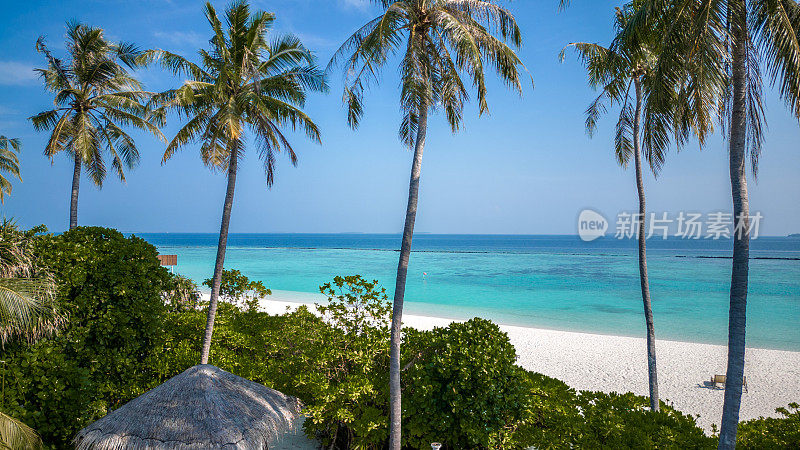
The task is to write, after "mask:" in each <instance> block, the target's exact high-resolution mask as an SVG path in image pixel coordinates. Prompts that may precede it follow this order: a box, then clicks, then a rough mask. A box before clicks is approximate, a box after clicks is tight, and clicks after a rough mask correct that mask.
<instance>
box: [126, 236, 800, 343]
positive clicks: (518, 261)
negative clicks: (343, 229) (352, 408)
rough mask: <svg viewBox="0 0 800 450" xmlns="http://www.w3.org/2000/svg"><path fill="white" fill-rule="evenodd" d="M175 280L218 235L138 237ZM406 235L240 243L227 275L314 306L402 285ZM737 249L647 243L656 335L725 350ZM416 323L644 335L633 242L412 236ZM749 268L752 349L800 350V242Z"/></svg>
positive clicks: (777, 246) (201, 270) (768, 246)
mask: <svg viewBox="0 0 800 450" xmlns="http://www.w3.org/2000/svg"><path fill="white" fill-rule="evenodd" d="M139 236H140V237H143V238H144V239H146V240H148V241H149V242H151V243H153V244H154V245H156V246H157V247H158V249H159V251H160V252H161V253H163V254H177V255H178V266H177V268H176V270H177V272H179V273H181V274H183V275H186V276H188V277H190V278H192V279H194V280H195V281H197V282H198V283H200V282H201V281H202V280H203V279H205V278H209V277H210V276H211V273H212V271H213V265H214V258H215V255H216V242H217V236H216V235H213V234H182V233H163V234H148V233H144V234H139ZM399 244H400V236H399V235H391V234H381V235H375V234H233V235H231V236H230V239H229V244H228V251H227V256H226V263H225V266H226V268H235V269H238V270H240V271H242V272H243V273H244V274H245V275H247V276H248V277H250V278H251V279H256V280H261V281H263V282H264V283H265V284H266V285H267V286H268V287H270V288H271V289H272V290H273V291H282V292H280V294H281V295H280V296H281V298H284V299H285V298H290V299H294V300H296V301H309V299H312V300H314V299H317V298H318V297H316V296H314V295H312V294H313V293H318V287H319V285H321V284H323V283H326V282H328V281H330V280H331V279H332V278H333V277H334V276H336V275H351V274H360V275H363V276H364V277H366V278H369V279H377V280H379V281H380V282H381V283H382V284H383V285H384V286H385V287H386V288H387V291H389V295H390V298H391V291H392V290H393V287H394V277H395V270H396V265H397V251H396V249H397V248H399ZM730 247H731V242H730V241H726V240H702V239H701V240H682V239H673V238H670V239H667V240H661V239H650V240H648V266H649V272H650V287H651V291H652V298H653V311H654V317H655V324H656V335H657V337H658V338H660V339H670V340H680V341H690V342H702V343H713V344H724V343H726V342H727V320H728V317H727V315H728V300H729V299H728V289H729V282H730V281H729V280H730V270H731V269H730V266H731V260H730V259H729V256H730V253H731V251H730ZM414 250H415V251H414V252H413V253H412V256H411V263H410V267H409V275H408V284H407V289H406V309H405V311H406V312H407V313H410V314H420V315H430V316H438V317H447V318H453V319H466V318H470V317H475V316H479V317H485V318H489V319H492V320H494V321H496V322H499V323H503V324H509V325H520V326H529V327H538V328H551V329H559V330H571V331H581V332H591V333H601V334H613V335H624V336H641V335H642V334H643V332H644V319H643V315H642V302H641V297H640V291H639V280H638V264H637V261H636V242H635V241H632V240H617V239H613V238H602V239H599V240H597V241H594V242H590V243H586V242H583V241H581V240H580V239H579V238H578V237H577V236H500V235H431V234H419V235H417V236H415V238H414ZM751 257H752V258H753V259H752V260H751V262H750V294H749V297H748V307H747V309H748V316H747V343H748V346H751V347H760V348H773V349H782V350H793V351H800V239H797V238H788V237H784V238H780V237H761V238H759V239H757V240H754V241H753V245H752V251H751Z"/></svg>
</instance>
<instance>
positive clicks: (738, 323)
mask: <svg viewBox="0 0 800 450" xmlns="http://www.w3.org/2000/svg"><path fill="white" fill-rule="evenodd" d="M636 4H637V11H636V13H634V14H633V16H632V17H631V20H629V22H628V24H627V26H626V27H625V30H623V32H622V33H621V34H620V36H619V38H618V39H617V41H618V42H620V43H621V42H625V44H620V45H636V44H637V43H638V42H640V41H641V39H642V36H644V35H646V33H647V31H646V30H648V29H650V28H652V27H653V25H654V23H655V22H662V23H666V24H668V25H667V26H664V27H663V28H662V29H661V30H662V33H661V34H662V38H661V46H660V48H661V52H660V56H659V58H658V60H657V62H656V65H655V70H654V76H655V78H656V79H657V82H656V83H655V84H656V86H654V89H653V93H652V95H651V101H652V102H655V103H661V104H668V103H670V102H671V101H673V99H672V98H671V95H670V94H669V91H670V90H671V89H670V88H669V86H673V85H676V84H680V85H681V86H682V87H683V90H682V92H681V95H685V96H686V98H690V99H691V101H692V108H691V109H692V111H693V115H694V118H695V129H694V131H695V133H696V134H697V135H698V136H699V137H700V139H701V143H702V142H703V139H704V137H705V136H707V135H708V134H710V133H711V132H712V131H713V118H714V116H715V115H716V116H717V117H718V118H719V119H720V122H721V123H722V126H723V129H724V130H725V131H727V138H728V146H729V148H728V158H729V176H730V180H731V197H732V203H733V215H734V218H735V221H736V226H737V230H736V232H735V233H733V236H732V239H733V263H732V269H731V289H730V310H729V321H728V366H727V372H726V373H727V380H728V381H727V383H726V388H725V402H724V406H723V412H722V424H721V427H720V439H719V448H720V449H730V448H735V446H736V429H737V425H738V421H739V407H740V405H741V397H742V381H743V378H744V355H745V326H746V325H745V324H746V317H747V315H746V308H747V283H748V272H749V260H750V225H751V224H750V204H749V199H748V190H747V176H746V170H745V169H746V161H747V157H748V156H749V159H750V164H751V168H752V172H753V175H754V176H755V175H756V174H757V167H758V158H759V155H760V153H761V144H762V137H763V134H762V127H763V123H764V122H763V120H764V119H763V106H762V102H761V98H762V97H761V87H762V82H763V78H762V75H761V73H760V65H761V64H763V65H764V66H765V67H766V68H767V72H768V75H769V78H770V81H771V82H772V84H773V85H774V86H776V87H777V89H778V91H779V93H780V95H781V97H782V98H783V100H784V101H785V102H786V105H787V106H788V107H789V109H790V111H791V112H792V114H794V115H795V117H800V37H798V33H800V5H798V3H797V2H796V1H793V0H719V1H701V0H637V1H636Z"/></svg>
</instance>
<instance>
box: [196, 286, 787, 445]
mask: <svg viewBox="0 0 800 450" xmlns="http://www.w3.org/2000/svg"><path fill="white" fill-rule="evenodd" d="M294 294H295V293H290V292H286V291H273V295H271V296H269V297H266V298H262V299H261V301H260V302H259V306H260V309H261V310H263V311H265V312H267V313H270V314H283V313H285V312H287V311H288V310H294V309H296V308H298V307H300V306H302V305H305V306H307V307H309V309H311V310H312V311H314V302H315V301H319V300H318V298H319V297H318V296H320V294H312V293H298V294H300V295H294ZM203 295H204V297H206V298H207V296H208V293H207V292H204V293H203ZM299 297H306V300H307V301H302V300H301V298H299ZM315 297H316V298H315ZM457 321H461V320H456V319H449V318H442V317H433V316H425V315H417V314H404V315H403V326H405V327H409V326H410V327H414V328H417V329H420V330H432V329H433V328H435V327H445V326H447V325H448V324H450V323H451V322H457ZM499 326H500V329H501V330H503V331H504V332H506V333H507V334H508V336H509V339H510V340H511V343H512V344H513V345H514V347H515V348H516V350H517V355H518V357H517V364H519V365H520V366H521V367H523V368H525V369H526V370H531V371H534V372H539V373H542V374H544V375H547V376H550V377H553V378H557V379H559V380H562V381H564V382H565V383H567V384H568V385H569V386H571V387H572V388H574V389H577V390H592V391H603V392H608V393H610V392H619V393H624V392H633V393H634V394H637V395H643V396H647V395H648V375H647V362H646V361H647V355H646V339H645V338H644V337H641V338H639V337H629V336H615V335H606V334H592V333H584V332H576V331H561V330H552V329H544V328H531V327H523V326H516V325H499ZM656 357H657V361H658V379H659V392H660V396H661V400H663V401H665V402H667V403H671V404H672V406H673V407H675V408H676V409H678V410H680V411H681V412H683V413H686V414H691V415H694V416H699V417H698V418H697V423H698V425H700V426H701V427H702V428H703V429H705V430H706V432H708V433H710V432H711V430H712V424H714V425H716V426H717V428H719V422H720V419H721V417H722V404H723V398H724V392H725V391H724V390H723V389H715V388H713V387H710V386H709V384H710V383H709V381H710V379H711V377H712V376H713V375H715V374H724V373H725V367H726V361H727V347H726V346H723V345H715V344H702V343H695V342H683V341H669V340H657V341H656ZM745 359H746V366H745V376H746V377H747V384H748V388H749V391H748V392H747V393H744V394H743V395H742V406H741V411H740V418H739V420H740V421H745V420H749V419H755V418H758V417H760V416H764V417H779V416H778V415H777V413H776V412H775V408H778V407H785V406H786V405H787V404H789V403H790V402H797V401H799V400H800V352H796V351H788V350H772V349H759V348H748V349H747V353H746V356H745ZM787 381H788V383H787Z"/></svg>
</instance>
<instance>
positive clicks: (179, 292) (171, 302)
mask: <svg viewBox="0 0 800 450" xmlns="http://www.w3.org/2000/svg"><path fill="white" fill-rule="evenodd" d="M163 297H164V303H165V304H166V305H167V308H168V310H169V311H170V312H176V311H186V310H189V309H197V308H198V307H199V306H200V291H199V289H198V288H197V284H196V283H195V282H194V281H192V280H191V279H189V278H186V277H184V276H183V275H172V277H171V280H170V284H169V286H168V287H167V288H166V290H165V291H164V293H163Z"/></svg>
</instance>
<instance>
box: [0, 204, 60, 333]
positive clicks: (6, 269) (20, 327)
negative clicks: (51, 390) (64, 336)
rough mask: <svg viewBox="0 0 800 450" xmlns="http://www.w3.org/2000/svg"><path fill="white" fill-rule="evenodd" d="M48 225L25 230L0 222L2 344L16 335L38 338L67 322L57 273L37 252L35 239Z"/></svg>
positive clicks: (4, 220)
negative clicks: (59, 301) (59, 300)
mask: <svg viewBox="0 0 800 450" xmlns="http://www.w3.org/2000/svg"><path fill="white" fill-rule="evenodd" d="M46 230H47V229H46V228H45V227H44V226H41V225H40V226H38V227H34V228H32V229H30V230H21V229H19V227H18V226H17V225H16V224H15V223H14V222H13V221H10V220H7V219H3V221H2V223H0V345H5V343H6V341H7V340H8V339H10V338H13V337H25V338H27V339H28V341H32V340H35V339H37V338H40V337H42V336H45V335H47V334H50V333H52V332H54V331H55V330H56V329H58V327H59V326H60V325H62V324H63V322H64V316H63V314H62V313H61V312H60V311H59V309H58V308H57V307H56V302H55V290H56V285H55V282H54V281H53V276H52V274H51V273H49V272H48V271H47V270H46V269H44V268H43V267H42V265H41V264H40V262H39V260H38V259H37V258H36V257H35V256H34V250H33V240H34V238H35V236H36V235H37V234H38V233H41V232H44V231H46Z"/></svg>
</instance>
